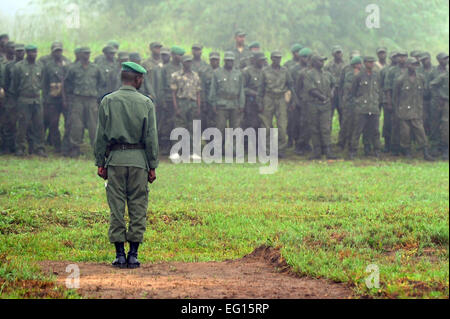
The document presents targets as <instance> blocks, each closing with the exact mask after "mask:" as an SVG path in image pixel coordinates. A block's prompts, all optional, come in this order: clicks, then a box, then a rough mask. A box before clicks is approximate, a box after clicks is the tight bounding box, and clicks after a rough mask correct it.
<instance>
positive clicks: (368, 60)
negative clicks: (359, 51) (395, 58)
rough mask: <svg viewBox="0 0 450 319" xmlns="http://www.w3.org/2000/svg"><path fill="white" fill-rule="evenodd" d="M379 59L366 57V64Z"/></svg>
mask: <svg viewBox="0 0 450 319" xmlns="http://www.w3.org/2000/svg"><path fill="white" fill-rule="evenodd" d="M376 60H377V59H375V58H374V57H373V56H365V57H364V62H375V61H376Z"/></svg>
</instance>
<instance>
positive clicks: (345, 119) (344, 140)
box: [338, 107, 354, 148]
mask: <svg viewBox="0 0 450 319" xmlns="http://www.w3.org/2000/svg"><path fill="white" fill-rule="evenodd" d="M341 114H342V120H341V125H340V130H339V138H338V145H339V146H341V147H342V148H346V147H348V146H349V145H350V140H351V137H352V131H353V127H354V112H353V109H352V108H350V107H344V108H342V111H341Z"/></svg>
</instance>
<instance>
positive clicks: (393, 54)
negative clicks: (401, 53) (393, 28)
mask: <svg viewBox="0 0 450 319" xmlns="http://www.w3.org/2000/svg"><path fill="white" fill-rule="evenodd" d="M397 54H398V51H392V52H391V54H390V55H389V58H390V59H393V58H395V57H396V56H397Z"/></svg>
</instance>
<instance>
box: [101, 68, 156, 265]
mask: <svg viewBox="0 0 450 319" xmlns="http://www.w3.org/2000/svg"><path fill="white" fill-rule="evenodd" d="M122 69H123V71H122V76H121V77H122V87H121V88H120V89H119V90H118V91H116V92H113V93H111V94H109V95H107V96H105V97H104V98H103V100H102V102H101V103H100V107H99V113H98V126H97V134H96V139H95V147H94V156H95V165H96V166H97V167H98V175H99V176H100V177H102V178H103V179H105V180H106V179H107V180H108V182H107V186H106V196H107V199H108V204H109V207H110V210H111V216H110V223H109V231H108V237H109V241H110V242H111V243H113V244H114V245H115V248H116V259H115V260H114V262H113V263H112V265H113V266H114V267H118V268H126V267H128V268H138V267H139V266H140V263H139V260H138V248H139V245H140V244H141V243H142V241H143V239H144V232H145V229H146V218H147V207H148V191H149V190H148V184H147V182H150V183H153V182H154V181H155V179H156V173H155V170H156V168H157V167H158V137H157V130H156V119H155V107H154V105H153V103H152V101H151V100H150V99H149V98H147V97H145V96H144V95H142V94H140V93H138V92H137V89H139V88H140V86H141V85H142V82H143V80H144V78H143V75H144V74H145V72H146V71H145V69H144V68H143V67H142V66H140V65H138V64H136V63H133V62H126V63H124V64H123V66H122ZM125 206H127V207H128V216H129V225H128V230H127V227H126V223H125V218H124V215H125ZM125 242H129V243H130V250H129V252H128V256H127V257H125V247H124V243H125Z"/></svg>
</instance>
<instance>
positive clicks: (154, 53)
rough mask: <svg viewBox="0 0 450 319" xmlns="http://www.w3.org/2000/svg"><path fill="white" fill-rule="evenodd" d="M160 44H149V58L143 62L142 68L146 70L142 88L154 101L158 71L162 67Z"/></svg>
mask: <svg viewBox="0 0 450 319" xmlns="http://www.w3.org/2000/svg"><path fill="white" fill-rule="evenodd" d="M161 48H162V44H161V43H159V42H152V43H150V57H149V58H148V59H147V60H145V61H144V62H143V64H142V66H143V67H144V68H145V70H147V74H146V75H145V80H144V87H145V91H146V92H147V93H148V95H149V96H151V97H152V99H154V100H156V92H157V86H158V73H157V72H158V71H157V69H161V68H162V67H163V65H164V63H163V60H162V55H161Z"/></svg>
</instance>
